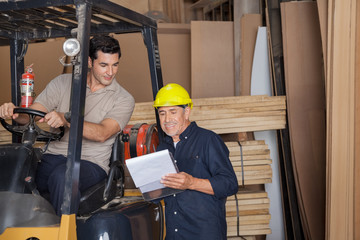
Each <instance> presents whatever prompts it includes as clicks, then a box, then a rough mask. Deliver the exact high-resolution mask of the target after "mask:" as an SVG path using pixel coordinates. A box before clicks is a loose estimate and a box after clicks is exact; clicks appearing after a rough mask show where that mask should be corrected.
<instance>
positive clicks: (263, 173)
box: [225, 140, 272, 186]
mask: <svg viewBox="0 0 360 240" xmlns="http://www.w3.org/2000/svg"><path fill="white" fill-rule="evenodd" d="M225 144H226V146H227V147H228V149H229V151H230V161H231V163H232V165H233V167H234V170H235V173H236V176H237V178H238V182H239V185H240V186H241V185H252V184H265V183H271V181H272V180H271V179H272V169H271V162H272V161H271V158H270V150H269V148H268V146H267V144H265V141H263V140H260V141H243V142H240V144H241V149H240V145H239V143H238V142H226V143H225ZM241 152H242V157H241ZM241 158H242V160H241Z"/></svg>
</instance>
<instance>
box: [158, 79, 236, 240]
mask: <svg viewBox="0 0 360 240" xmlns="http://www.w3.org/2000/svg"><path fill="white" fill-rule="evenodd" d="M192 105H193V103H192V100H191V98H190V96H189V94H188V92H187V91H186V90H185V89H184V88H183V87H182V86H180V85H178V84H175V83H170V84H168V85H166V86H164V87H163V88H161V89H160V90H159V92H158V93H157V95H156V98H155V101H154V107H155V108H157V111H158V113H159V119H160V125H161V129H162V130H163V131H164V132H165V133H166V136H165V137H164V141H162V142H161V143H160V145H159V146H158V148H157V151H160V150H165V149H168V150H169V151H170V152H171V153H172V154H173V156H174V158H175V159H176V164H177V167H178V169H179V173H174V174H167V175H165V176H163V178H162V180H161V183H163V184H164V185H165V186H166V187H170V188H174V189H182V190H184V191H183V192H181V193H177V194H174V195H172V196H168V197H165V198H164V201H165V214H166V216H165V219H166V239H196V240H200V239H206V240H210V239H214V240H221V239H224V240H225V239H226V232H227V228H226V218H225V202H226V198H227V197H228V196H231V195H233V194H235V193H236V192H237V191H238V183H237V178H236V175H235V172H234V170H233V167H232V165H231V162H230V160H229V150H228V149H227V147H226V145H225V144H224V142H223V141H222V140H221V138H220V137H219V136H218V135H217V134H215V133H214V132H212V131H209V130H206V129H203V128H200V127H198V126H197V124H196V123H195V122H191V121H190V119H189V117H190V112H191V109H192Z"/></svg>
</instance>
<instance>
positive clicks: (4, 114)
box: [0, 102, 47, 124]
mask: <svg viewBox="0 0 360 240" xmlns="http://www.w3.org/2000/svg"><path fill="white" fill-rule="evenodd" d="M15 108H17V107H16V106H15V105H14V104H13V103H12V102H9V103H4V104H3V105H1V106H0V117H1V118H4V119H10V118H12V119H14V120H15V121H16V122H18V123H20V124H25V123H27V122H28V121H29V117H28V115H27V114H18V113H16V114H14V109H15ZM30 108H31V109H35V110H39V111H42V112H45V113H47V109H46V108H45V107H44V106H43V105H41V104H40V103H34V104H32V105H31V106H30Z"/></svg>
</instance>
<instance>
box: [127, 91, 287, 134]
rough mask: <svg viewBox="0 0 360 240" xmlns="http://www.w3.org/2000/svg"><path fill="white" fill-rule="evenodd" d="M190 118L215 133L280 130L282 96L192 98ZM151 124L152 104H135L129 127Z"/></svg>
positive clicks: (283, 111) (283, 106) (283, 120)
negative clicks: (192, 104) (136, 124)
mask: <svg viewBox="0 0 360 240" xmlns="http://www.w3.org/2000/svg"><path fill="white" fill-rule="evenodd" d="M193 103H194V107H193V111H192V112H191V116H190V119H191V120H192V121H196V123H197V124H198V125H199V126H200V127H203V128H206V129H209V130H212V131H214V132H216V133H218V134H225V133H237V132H251V131H264V130H273V129H283V128H285V126H286V116H285V115H286V103H285V96H276V97H273V96H271V97H269V96H265V95H259V96H236V97H221V98H220V97H219V98H202V99H193ZM139 122H144V123H149V124H150V123H155V115H154V108H153V107H152V102H145V103H136V104H135V109H134V112H133V115H132V117H131V119H130V122H129V124H135V123H139Z"/></svg>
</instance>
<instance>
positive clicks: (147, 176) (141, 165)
mask: <svg viewBox="0 0 360 240" xmlns="http://www.w3.org/2000/svg"><path fill="white" fill-rule="evenodd" d="M125 162H126V166H127V168H128V170H129V173H130V175H131V177H132V179H133V181H134V183H135V186H136V187H137V188H139V190H140V191H141V194H142V196H143V198H144V200H145V201H151V200H155V199H158V198H163V197H166V196H169V195H173V194H177V193H180V192H182V191H183V190H180V189H173V188H168V187H165V186H164V185H163V184H162V183H160V180H161V177H162V176H164V175H166V174H168V173H178V172H179V170H178V168H177V166H176V163H175V160H174V158H173V156H172V154H171V152H169V150H167V149H166V150H162V151H159V152H154V153H149V154H146V155H143V156H139V157H134V158H130V159H127V160H125Z"/></svg>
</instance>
